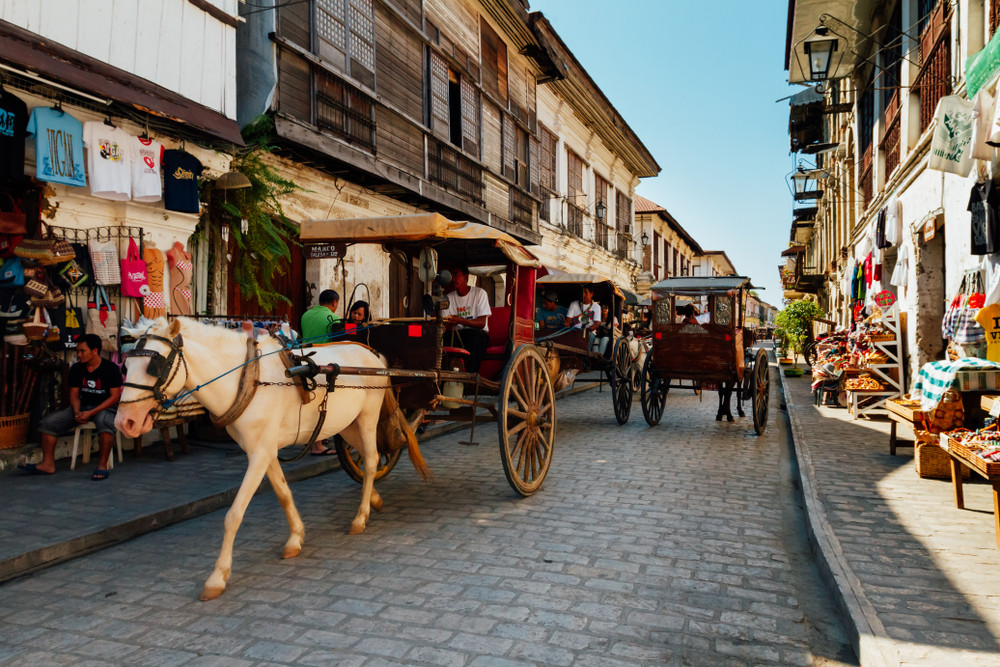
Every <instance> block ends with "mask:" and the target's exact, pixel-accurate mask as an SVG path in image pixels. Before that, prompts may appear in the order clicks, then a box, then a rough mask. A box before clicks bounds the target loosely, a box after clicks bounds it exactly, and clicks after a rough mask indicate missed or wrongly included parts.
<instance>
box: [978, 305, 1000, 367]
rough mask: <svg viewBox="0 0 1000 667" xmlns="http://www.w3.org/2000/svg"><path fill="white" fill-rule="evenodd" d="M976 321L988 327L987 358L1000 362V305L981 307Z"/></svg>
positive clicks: (985, 327) (983, 326)
mask: <svg viewBox="0 0 1000 667" xmlns="http://www.w3.org/2000/svg"><path fill="white" fill-rule="evenodd" d="M976 322H978V323H979V326H981V327H982V328H984V329H986V359H987V360H988V361H998V362H1000V305H997V304H995V303H994V304H993V305H992V306H986V307H985V308H982V309H980V310H979V312H978V313H976Z"/></svg>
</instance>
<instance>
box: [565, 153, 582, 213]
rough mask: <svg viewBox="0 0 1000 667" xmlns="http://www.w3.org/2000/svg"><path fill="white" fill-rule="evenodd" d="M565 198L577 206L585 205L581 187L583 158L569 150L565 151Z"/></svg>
mask: <svg viewBox="0 0 1000 667" xmlns="http://www.w3.org/2000/svg"><path fill="white" fill-rule="evenodd" d="M566 198H567V201H568V202H569V203H570V204H572V205H573V206H576V207H577V208H584V207H585V206H586V205H587V197H586V192H585V191H584V189H583V159H582V158H580V157H579V156H578V155H577V154H576V153H574V152H573V151H570V150H567V151H566Z"/></svg>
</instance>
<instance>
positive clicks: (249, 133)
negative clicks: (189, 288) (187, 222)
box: [194, 116, 303, 309]
mask: <svg viewBox="0 0 1000 667" xmlns="http://www.w3.org/2000/svg"><path fill="white" fill-rule="evenodd" d="M273 133H274V122H273V120H272V119H271V118H270V117H268V116H260V117H258V118H257V119H256V120H254V121H253V122H251V123H249V124H248V125H247V126H246V127H244V128H243V131H242V135H243V141H244V143H245V144H246V145H245V146H244V147H243V148H241V149H238V150H237V151H236V154H235V155H234V156H233V160H232V162H231V166H230V169H231V170H232V171H238V172H240V173H241V174H243V175H244V176H246V177H247V178H248V179H249V180H250V187H247V188H240V189H238V190H215V189H213V185H214V184H213V183H211V182H207V183H205V184H204V186H203V187H204V189H206V190H207V192H203V197H202V198H203V200H207V201H208V202H209V203H208V206H206V207H205V208H204V212H203V213H202V217H201V220H200V221H199V223H198V231H201V229H203V228H205V229H208V231H209V234H211V236H212V242H213V244H214V246H215V247H216V248H223V249H224V250H223V253H222V255H225V254H226V252H228V248H229V243H228V242H227V240H226V239H225V238H224V237H223V228H224V227H226V228H228V236H230V237H232V240H233V243H234V244H235V246H236V247H235V249H234V252H233V253H232V260H231V261H230V264H229V278H230V280H232V281H233V282H234V283H236V284H237V285H238V287H239V290H240V293H241V294H242V295H243V297H244V298H246V299H252V300H255V301H257V303H259V304H260V305H261V307H262V308H264V309H272V308H274V306H275V305H277V304H278V303H280V302H284V303H291V300H290V299H289V298H288V297H287V296H286V295H284V294H282V293H281V292H279V291H278V290H276V289H275V288H274V282H275V281H274V279H275V277H277V276H281V275H283V273H284V271H285V268H284V265H285V263H286V262H287V261H288V260H290V259H291V251H290V246H295V245H298V242H297V241H296V240H295V238H296V236H297V235H298V229H297V228H296V227H295V225H293V224H292V223H291V222H290V221H289V220H288V218H286V217H285V214H284V211H283V210H282V207H281V197H283V196H285V195H288V194H291V193H293V192H296V191H298V190H303V188H301V187H300V186H298V185H296V184H295V182H294V181H292V180H290V179H287V178H284V177H282V176H281V174H279V173H278V172H277V170H275V169H274V168H273V167H271V166H269V165H268V164H267V163H265V161H264V158H265V156H266V155H268V154H269V153H271V152H273V151H274V150H275V147H274V146H272V145H271V144H270V143H269V139H270V137H271V136H273ZM212 221H215V223H216V224H212ZM194 238H197V233H196V234H195V237H194ZM212 259H213V260H214V257H213V258H212ZM213 273H214V272H213V271H211V267H210V271H209V275H213Z"/></svg>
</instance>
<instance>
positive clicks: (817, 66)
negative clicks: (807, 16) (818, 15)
mask: <svg viewBox="0 0 1000 667" xmlns="http://www.w3.org/2000/svg"><path fill="white" fill-rule="evenodd" d="M802 48H803V50H804V51H805V53H806V57H807V58H809V79H810V80H811V81H826V80H827V79H828V78H829V76H830V64H831V63H832V62H833V54H834V52H835V51H836V50H837V38H836V37H831V36H830V29H829V28H826V27H824V26H820V27H818V28H816V31H815V34H814V35H813V36H812V37H810V38H809V39H807V40H806V41H805V43H804V44H803V45H802Z"/></svg>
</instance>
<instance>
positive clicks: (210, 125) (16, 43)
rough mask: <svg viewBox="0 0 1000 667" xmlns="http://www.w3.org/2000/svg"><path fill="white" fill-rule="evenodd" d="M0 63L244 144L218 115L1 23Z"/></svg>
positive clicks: (230, 124) (234, 128)
mask: <svg viewBox="0 0 1000 667" xmlns="http://www.w3.org/2000/svg"><path fill="white" fill-rule="evenodd" d="M0 61H2V62H4V63H6V64H8V65H10V66H12V67H17V68H20V69H23V70H26V71H28V72H34V73H36V74H38V76H42V77H45V78H46V79H51V80H52V81H55V82H57V83H61V84H63V85H66V86H70V87H73V88H77V89H79V90H80V91H82V92H87V93H89V94H91V95H96V96H100V97H104V98H107V99H111V100H114V101H115V102H119V103H121V104H126V105H129V106H132V107H134V108H136V109H138V110H139V111H144V112H148V113H150V114H152V115H154V116H160V117H162V118H166V119H168V120H171V121H174V122H176V123H181V124H183V125H187V126H189V127H191V128H192V129H194V130H198V131H200V132H204V133H205V134H208V135H211V136H212V137H215V138H216V139H221V140H223V141H225V142H226V143H227V144H235V145H237V146H242V145H243V137H241V136H240V128H239V125H237V123H236V121H235V120H231V119H229V118H227V117H226V116H224V115H223V114H221V113H219V112H218V111H213V110H212V109H209V108H208V107H206V106H203V105H201V104H198V103H197V102H194V101H192V100H189V99H188V98H186V97H184V96H183V95H180V94H178V93H175V92H173V91H171V90H167V89H166V88H164V87H162V86H158V85H156V84H155V83H153V82H152V81H149V80H148V79H143V78H142V77H139V76H136V75H135V74H131V73H129V72H126V71H125V70H122V69H119V68H117V67H114V66H112V65H109V64H107V63H104V62H101V61H100V60H97V59H96V58H92V57H90V56H88V55H86V54H83V53H81V52H79V51H74V50H73V49H70V48H69V47H66V46H63V45H62V44H58V43H56V42H53V41H51V40H47V39H44V38H43V37H41V36H39V35H36V34H35V33H33V32H29V31H27V30H25V29H24V28H21V27H19V26H16V25H14V24H13V23H9V22H7V21H2V20H0Z"/></svg>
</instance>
